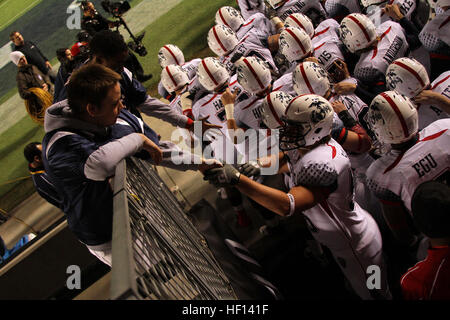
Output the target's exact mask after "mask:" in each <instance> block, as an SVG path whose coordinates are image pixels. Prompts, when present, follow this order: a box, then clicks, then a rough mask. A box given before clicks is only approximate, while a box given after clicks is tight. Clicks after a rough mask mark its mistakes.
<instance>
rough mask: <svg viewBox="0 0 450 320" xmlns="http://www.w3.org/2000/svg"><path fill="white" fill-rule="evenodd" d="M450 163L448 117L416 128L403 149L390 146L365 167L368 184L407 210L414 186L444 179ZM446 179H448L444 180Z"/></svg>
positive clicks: (373, 189)
mask: <svg viewBox="0 0 450 320" xmlns="http://www.w3.org/2000/svg"><path fill="white" fill-rule="evenodd" d="M449 167H450V119H441V120H438V121H436V122H433V123H432V124H431V125H429V126H428V127H426V128H425V129H423V130H422V131H420V133H419V139H418V141H417V142H416V144H415V145H413V146H412V147H411V148H409V149H408V150H407V151H406V152H401V151H398V150H391V151H390V152H389V153H388V154H386V155H385V156H383V157H381V158H379V159H377V160H376V161H375V162H374V163H373V164H372V165H371V166H370V168H369V170H368V171H367V179H368V180H367V181H368V186H369V188H370V189H371V190H372V191H373V192H374V193H375V195H376V196H377V197H378V198H379V199H380V201H382V202H383V201H384V202H387V203H389V202H396V203H398V202H401V203H403V205H404V206H405V207H406V208H407V210H409V212H411V198H412V196H413V194H414V191H415V190H416V188H417V187H418V186H419V185H420V184H422V183H423V182H426V181H430V180H441V179H442V180H447V179H448V171H449ZM447 183H448V182H447Z"/></svg>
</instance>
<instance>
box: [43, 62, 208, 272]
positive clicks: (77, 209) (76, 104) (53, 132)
mask: <svg viewBox="0 0 450 320" xmlns="http://www.w3.org/2000/svg"><path fill="white" fill-rule="evenodd" d="M121 79H122V78H121V76H120V75H119V74H118V73H116V72H114V71H112V70H111V69H109V68H107V67H105V66H103V65H100V64H97V63H92V64H87V65H85V66H83V67H81V68H79V69H78V70H77V71H75V72H74V73H73V74H72V76H71V78H70V81H69V83H68V85H67V95H68V100H64V101H61V102H59V103H56V104H55V105H53V106H52V107H50V108H49V109H48V110H47V112H46V118H45V131H46V134H45V136H44V139H43V143H42V145H43V161H44V167H45V169H46V171H47V172H48V174H49V176H50V179H51V181H52V182H53V183H54V184H55V185H56V187H57V190H58V192H59V193H60V194H61V196H62V201H63V204H62V205H63V211H64V213H65V214H66V215H67V222H68V225H69V228H70V229H71V230H72V231H73V232H74V233H75V235H76V236H77V237H78V239H79V240H80V241H81V242H83V243H84V244H86V245H87V247H88V248H89V250H90V251H91V252H92V253H93V254H94V255H95V256H97V257H98V258H99V259H100V260H101V261H103V262H104V263H105V264H108V265H111V237H112V213H113V207H112V205H113V193H112V188H111V186H110V182H109V178H110V177H111V176H113V175H114V172H115V167H116V165H117V164H118V163H119V162H120V161H121V160H122V159H124V158H126V157H129V156H132V155H136V156H139V157H141V158H144V159H149V160H151V159H153V162H154V163H156V164H159V163H160V162H161V164H162V165H164V166H168V167H172V168H174V169H177V170H197V169H198V168H199V165H198V163H204V161H202V159H194V158H193V157H192V155H191V154H189V153H183V152H182V151H181V150H179V149H177V150H175V149H176V147H175V146H174V145H173V144H171V143H170V142H164V141H159V138H158V135H157V134H156V132H154V131H153V130H152V129H150V128H149V127H148V126H147V125H145V124H144V123H143V122H142V121H140V120H139V119H138V118H136V117H135V116H134V115H132V114H131V113H130V112H128V111H126V110H122V109H123V108H124V105H123V104H122V95H121V87H120V84H119V81H120V80H121ZM175 153H177V154H178V155H179V156H180V157H181V158H182V159H178V160H180V161H177V160H176V159H175V158H176V157H177V156H176V155H175ZM174 155H175V156H174ZM185 156H188V157H190V158H189V159H188V160H190V161H189V163H190V164H183V163H187V161H185V162H183V161H184V160H186V159H185V158H184V157H185ZM150 158H151V159H150ZM197 160H200V161H197ZM175 163H179V164H175ZM195 163H197V164H195Z"/></svg>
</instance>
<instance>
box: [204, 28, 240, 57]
mask: <svg viewBox="0 0 450 320" xmlns="http://www.w3.org/2000/svg"><path fill="white" fill-rule="evenodd" d="M238 43H239V40H238V38H237V36H236V33H235V32H234V31H233V30H232V29H231V28H230V27H227V26H226V25H224V24H217V25H215V26H214V27H212V28H211V29H209V32H208V46H209V48H210V49H211V50H212V52H214V53H215V54H216V55H217V56H219V57H221V56H224V55H226V54H228V53H229V52H231V51H232V50H233V49H234V48H235V47H236V46H237V45H238Z"/></svg>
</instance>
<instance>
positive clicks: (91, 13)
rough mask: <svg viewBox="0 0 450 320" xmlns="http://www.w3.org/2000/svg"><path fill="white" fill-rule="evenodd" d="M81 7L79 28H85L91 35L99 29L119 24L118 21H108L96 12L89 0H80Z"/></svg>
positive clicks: (106, 28)
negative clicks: (81, 15) (81, 14)
mask: <svg viewBox="0 0 450 320" xmlns="http://www.w3.org/2000/svg"><path fill="white" fill-rule="evenodd" d="M81 9H82V10H83V18H82V20H81V28H82V29H84V30H86V31H87V32H88V33H89V34H90V35H91V36H94V35H95V34H96V33H97V32H99V31H102V30H108V29H109V28H114V27H118V26H119V25H120V22H119V21H110V20H108V19H106V18H105V17H103V16H102V15H101V14H100V13H98V11H97V10H96V9H95V6H94V4H93V3H92V2H91V1H81Z"/></svg>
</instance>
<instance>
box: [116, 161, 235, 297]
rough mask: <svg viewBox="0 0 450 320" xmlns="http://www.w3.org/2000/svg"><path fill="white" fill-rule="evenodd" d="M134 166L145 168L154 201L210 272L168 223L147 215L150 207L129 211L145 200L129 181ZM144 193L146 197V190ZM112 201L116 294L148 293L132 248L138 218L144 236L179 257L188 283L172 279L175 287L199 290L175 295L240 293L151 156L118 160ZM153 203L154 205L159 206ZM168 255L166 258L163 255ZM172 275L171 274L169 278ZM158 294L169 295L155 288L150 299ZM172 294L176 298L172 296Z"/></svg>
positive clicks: (133, 294) (179, 264) (120, 295)
mask: <svg viewBox="0 0 450 320" xmlns="http://www.w3.org/2000/svg"><path fill="white" fill-rule="evenodd" d="M130 168H131V169H130ZM132 169H134V171H139V172H142V173H144V172H145V179H147V180H148V181H147V182H148V184H149V185H151V188H150V192H151V193H152V195H151V199H152V200H153V201H154V202H155V207H158V208H162V209H163V211H164V217H167V219H169V220H170V223H171V224H172V226H175V227H176V230H177V231H179V232H180V234H181V235H182V236H183V239H186V241H187V242H186V243H187V244H188V245H190V248H189V250H191V251H190V252H193V251H195V253H197V256H196V258H198V259H201V260H202V261H201V263H203V264H202V266H203V267H204V266H205V265H207V267H208V271H211V273H210V274H209V278H208V277H207V276H206V275H204V274H202V273H201V270H200V269H199V268H197V261H194V260H193V259H190V256H189V255H187V254H186V252H187V251H183V250H180V248H179V247H178V243H175V242H174V240H173V239H171V238H170V236H168V234H169V232H167V233H166V232H165V230H164V226H163V225H158V220H157V219H151V218H152V217H151V216H148V215H149V213H148V212H146V213H145V214H146V215H147V216H145V215H141V216H140V217H135V216H136V215H139V214H140V213H139V212H137V213H136V212H133V214H131V215H130V208H132V209H134V211H136V207H137V206H139V205H140V201H138V200H136V199H137V196H136V195H132V193H131V192H130V190H129V187H128V186H127V180H128V179H127V175H128V174H132V172H133V170H132ZM131 178H132V177H131ZM141 178H142V176H141ZM131 180H132V179H131ZM140 196H141V197H144V196H145V195H140ZM156 202H159V203H156ZM113 205H114V216H113V236H112V274H111V298H112V299H148V298H149V297H148V296H147V297H146V296H143V295H142V291H140V289H139V286H138V280H139V281H142V275H140V274H138V272H137V261H136V260H135V258H136V257H135V254H136V251H135V248H133V236H132V235H133V231H135V230H132V225H133V223H136V222H135V221H138V222H139V223H144V224H145V227H146V228H147V231H148V232H147V233H146V234H145V237H147V238H148V237H152V238H151V240H152V242H154V243H156V244H158V247H164V249H165V250H166V251H164V252H167V253H169V254H168V257H167V259H168V260H169V261H176V263H177V266H178V267H179V266H181V267H182V268H183V270H182V279H183V282H184V284H180V280H179V279H176V281H172V282H171V286H172V287H174V288H175V289H174V290H175V291H176V290H177V289H179V290H180V291H183V290H184V291H185V292H186V291H189V290H186V288H188V289H191V288H196V289H193V291H194V292H197V293H199V294H198V295H197V296H195V297H192V291H191V295H189V294H180V295H179V296H178V295H174V296H175V298H177V297H180V296H181V297H184V299H191V298H200V299H211V300H215V299H237V297H236V294H235V293H234V290H233V288H232V287H231V283H230V281H229V280H228V279H227V277H226V275H225V273H224V272H223V270H222V269H221V268H220V266H219V264H218V263H217V261H216V259H215V258H214V256H213V254H212V253H211V251H210V250H209V248H208V246H207V242H206V240H205V239H204V238H203V236H202V235H201V234H200V233H199V232H198V231H197V230H196V229H195V227H194V226H193V225H192V223H191V222H190V221H189V219H188V217H187V216H186V215H185V213H184V212H183V210H182V208H181V206H180V204H179V203H178V200H177V199H176V197H175V196H174V195H173V194H172V192H170V190H169V188H168V187H167V186H166V185H165V183H164V182H163V181H162V180H161V178H160V177H159V176H158V173H157V172H156V170H154V169H153V168H152V167H151V165H150V164H149V163H148V162H145V161H142V160H140V159H137V158H128V159H125V160H123V161H121V162H120V163H119V165H118V166H117V167H116V174H115V177H114V200H113ZM130 206H131V207H130ZM152 209H153V210H154V208H152ZM131 211H133V210H131ZM138 211H139V210H138ZM150 214H151V212H150ZM138 218H139V219H138ZM133 219H134V220H133ZM171 231H173V230H171ZM186 243H184V245H186ZM158 249H159V248H158ZM181 249H182V248H181ZM192 250H193V251H192ZM164 260H166V259H165V258H164ZM148 273H151V270H148ZM213 273H214V275H213V276H214V277H215V278H214V279H211V274H213ZM167 274H169V277H170V272H167ZM183 275H184V276H183ZM171 280H172V279H170V280H169V281H171ZM211 280H213V282H214V283H215V285H217V284H220V285H221V286H222V287H220V290H221V291H220V292H221V293H223V292H228V293H229V294H228V295H227V294H218V293H217V291H214V290H213V288H212V286H211ZM186 281H187V282H186ZM178 284H180V286H179V287H177V285H178ZM183 288H184V289H183ZM216 288H217V287H216ZM200 292H201V294H200ZM199 296H200V297H199ZM186 297H187V298H186ZM155 298H156V299H165V298H167V296H165V295H164V294H162V295H160V296H158V294H156V293H155V295H153V294H152V297H151V299H155ZM169 298H172V299H173V297H169Z"/></svg>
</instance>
